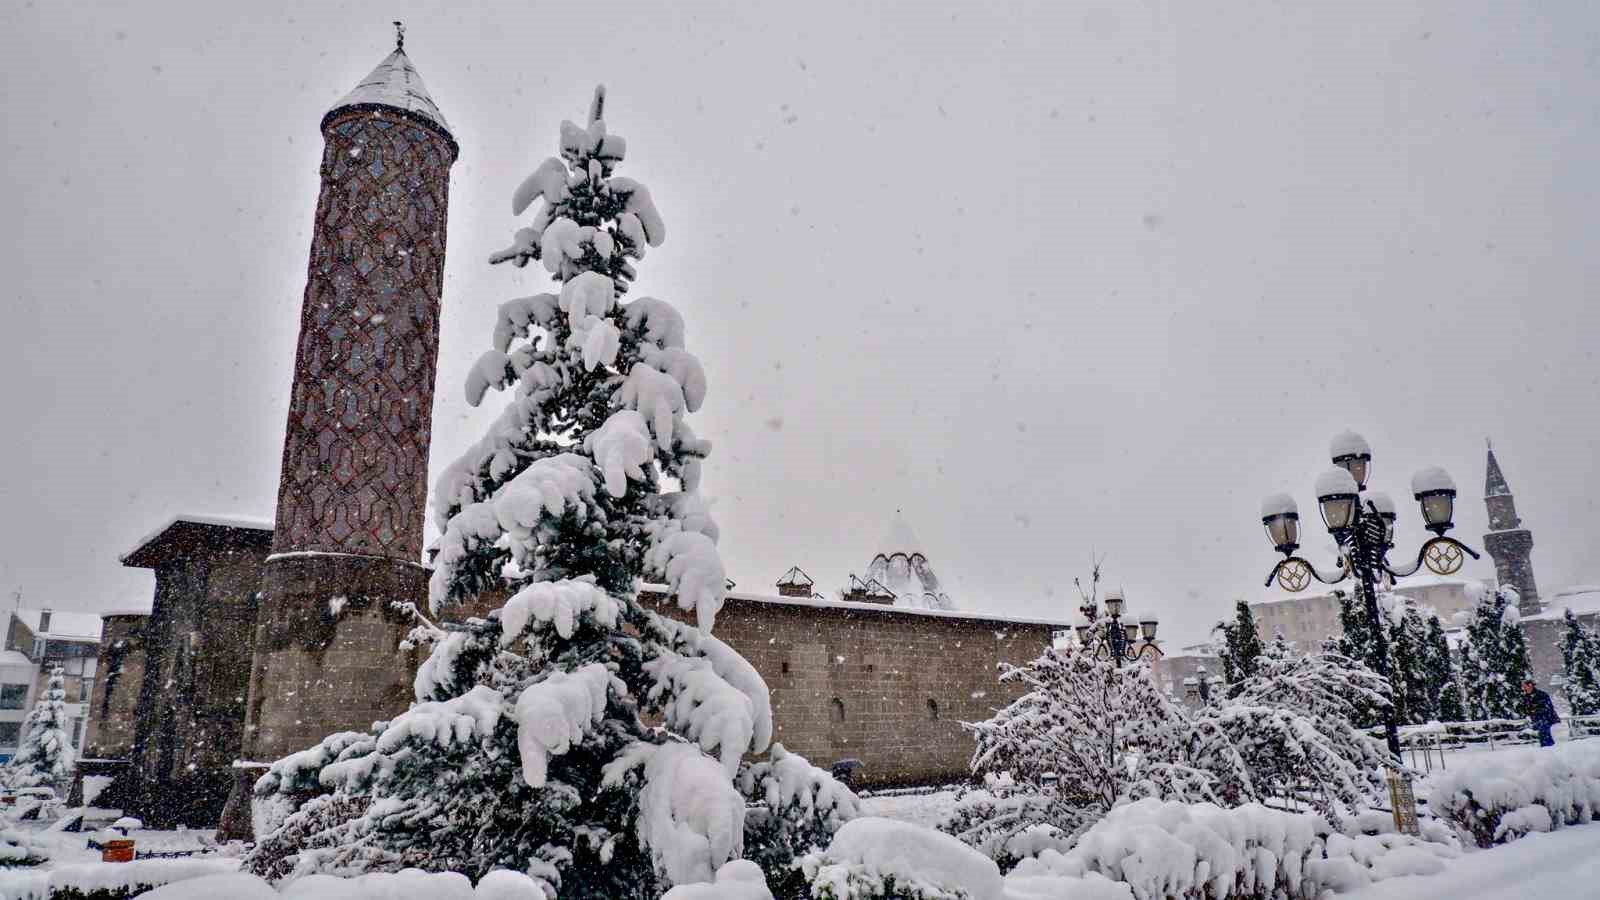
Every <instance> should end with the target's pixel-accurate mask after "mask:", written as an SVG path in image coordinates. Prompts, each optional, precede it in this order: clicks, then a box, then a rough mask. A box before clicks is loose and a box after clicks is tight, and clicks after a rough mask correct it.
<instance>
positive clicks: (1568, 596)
mask: <svg viewBox="0 0 1600 900" xmlns="http://www.w3.org/2000/svg"><path fill="white" fill-rule="evenodd" d="M1569 609H1570V610H1572V612H1573V614H1574V615H1579V616H1584V615H1590V614H1593V613H1600V584H1580V585H1577V586H1575V587H1569V588H1565V589H1563V590H1560V591H1557V592H1556V594H1555V596H1554V597H1551V598H1550V599H1549V600H1548V601H1546V602H1545V604H1544V610H1543V611H1541V612H1539V613H1536V614H1534V615H1531V616H1523V617H1522V619H1523V621H1525V622H1526V621H1530V620H1534V621H1537V620H1543V619H1560V618H1565V616H1566V614H1567V610H1569Z"/></svg>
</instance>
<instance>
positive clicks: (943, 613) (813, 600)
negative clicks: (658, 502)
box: [639, 584, 1071, 628]
mask: <svg viewBox="0 0 1600 900" xmlns="http://www.w3.org/2000/svg"><path fill="white" fill-rule="evenodd" d="M639 590H640V591H643V592H648V593H652V594H667V595H670V594H671V593H672V588H670V587H667V586H666V585H664V584H642V585H640V586H639ZM727 596H728V599H730V600H742V601H747V602H750V603H770V604H773V605H777V606H805V607H810V608H813V609H850V610H860V611H862V612H870V613H878V614H879V615H908V616H928V617H931V618H937V619H961V620H964V621H970V622H1003V623H1008V624H1013V625H1048V626H1050V627H1052V628H1068V627H1070V626H1071V623H1069V622H1067V621H1065V620H1062V619H1046V618H1043V617H1039V616H1010V615H1003V614H999V613H976V612H966V611H962V610H953V609H919V608H917V607H911V606H889V605H886V604H883V603H857V602H854V601H850V600H827V599H821V598H817V597H774V596H772V595H770V594H749V593H744V592H742V591H729V592H728V595H727Z"/></svg>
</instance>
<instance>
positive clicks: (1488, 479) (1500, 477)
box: [1483, 447, 1511, 499]
mask: <svg viewBox="0 0 1600 900" xmlns="http://www.w3.org/2000/svg"><path fill="white" fill-rule="evenodd" d="M1483 496H1484V498H1485V499H1487V498H1489V497H1509V496H1511V485H1509V484H1506V476H1505V473H1504V472H1502V471H1500V461H1499V460H1498V459H1495V458H1494V447H1490V448H1489V460H1488V462H1487V463H1485V464H1484V471H1483Z"/></svg>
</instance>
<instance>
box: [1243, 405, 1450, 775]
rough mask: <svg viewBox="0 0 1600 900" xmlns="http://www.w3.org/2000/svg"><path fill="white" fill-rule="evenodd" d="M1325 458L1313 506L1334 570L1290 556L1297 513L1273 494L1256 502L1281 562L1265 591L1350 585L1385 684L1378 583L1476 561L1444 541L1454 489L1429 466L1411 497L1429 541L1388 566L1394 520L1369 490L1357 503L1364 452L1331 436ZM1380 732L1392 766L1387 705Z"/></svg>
mask: <svg viewBox="0 0 1600 900" xmlns="http://www.w3.org/2000/svg"><path fill="white" fill-rule="evenodd" d="M1329 454H1330V455H1331V456H1332V458H1333V464H1334V466H1335V468H1332V469H1329V470H1327V471H1326V472H1324V473H1322V475H1320V476H1319V477H1318V478H1317V483H1316V492H1317V506H1318V508H1319V510H1320V511H1321V513H1322V521H1323V524H1325V525H1326V526H1327V527H1328V533H1329V534H1331V535H1333V539H1334V541H1335V542H1336V543H1337V544H1338V545H1339V568H1338V570H1336V571H1335V572H1334V573H1333V574H1332V575H1327V574H1324V573H1322V572H1320V571H1318V570H1317V567H1316V566H1314V565H1312V564H1311V563H1310V562H1308V561H1306V560H1305V559H1302V558H1301V557H1299V556H1296V555H1295V550H1296V549H1298V548H1299V546H1300V514H1299V510H1298V509H1297V508H1296V506H1295V502H1294V498H1292V497H1290V496H1289V495H1288V494H1273V495H1272V496H1270V497H1267V498H1266V499H1265V500H1263V501H1262V503H1261V524H1262V525H1263V526H1265V528H1266V530H1267V539H1268V540H1269V541H1271V542H1272V545H1273V547H1274V548H1275V549H1276V550H1277V551H1278V552H1280V553H1282V554H1283V557H1284V558H1283V559H1282V560H1279V562H1278V564H1277V565H1276V566H1274V567H1273V569H1272V572H1271V573H1270V574H1269V575H1268V576H1267V584H1268V585H1270V584H1272V582H1273V580H1274V579H1276V580H1277V582H1278V585H1279V586H1280V587H1282V588H1283V589H1284V590H1287V591H1291V592H1292V591H1300V590H1304V589H1305V588H1306V587H1307V586H1308V585H1309V584H1310V583H1311V579H1312V578H1315V579H1316V580H1318V581H1320V582H1322V583H1323V584H1338V583H1339V582H1341V581H1344V580H1346V579H1348V578H1354V579H1355V581H1356V591H1357V599H1358V600H1360V602H1361V605H1362V607H1363V608H1364V609H1365V610H1366V618H1367V627H1368V628H1370V629H1371V630H1372V651H1373V658H1372V659H1370V660H1364V662H1370V663H1371V664H1372V667H1373V669H1374V670H1375V671H1377V673H1378V674H1379V675H1382V676H1383V678H1384V680H1386V681H1387V680H1389V679H1390V678H1391V671H1390V667H1389V639H1388V636H1387V635H1386V634H1385V633H1384V627H1383V615H1382V612H1381V611H1380V610H1379V608H1378V582H1379V580H1380V579H1389V580H1390V581H1391V582H1392V581H1393V580H1394V579H1398V578H1404V577H1406V576H1408V575H1412V574H1414V573H1415V572H1417V570H1419V569H1421V568H1422V567H1423V566H1427V567H1428V569H1429V570H1430V571H1432V572H1434V573H1435V574H1438V575H1451V574H1454V573H1455V572H1457V571H1459V570H1460V569H1461V566H1462V563H1463V562H1464V561H1465V557H1467V556H1471V557H1472V558H1473V559H1477V558H1478V554H1477V552H1476V551H1474V550H1473V549H1472V548H1470V547H1468V546H1466V545H1465V544H1462V543H1461V542H1459V541H1457V540H1456V539H1455V538H1451V537H1447V536H1446V535H1445V532H1447V531H1449V530H1450V529H1451V528H1452V527H1454V525H1453V522H1452V519H1453V518H1454V512H1455V496H1456V486H1455V482H1453V481H1452V480H1451V479H1450V475H1449V473H1447V472H1445V471H1444V470H1443V469H1440V468H1438V467H1432V468H1427V469H1423V470H1422V471H1420V472H1418V473H1417V474H1416V475H1414V476H1412V479H1411V491H1412V494H1413V496H1414V497H1415V498H1416V500H1417V502H1418V503H1419V505H1420V508H1421V510H1422V519H1423V524H1424V525H1426V526H1427V528H1428V530H1429V531H1432V532H1433V533H1434V537H1432V538H1430V539H1428V540H1427V541H1425V542H1424V543H1423V545H1422V549H1421V550H1419V551H1418V552H1417V561H1416V562H1415V563H1412V564H1411V565H1410V566H1402V567H1401V568H1398V569H1397V568H1394V567H1393V566H1391V565H1390V564H1389V561H1388V554H1389V551H1390V550H1392V549H1394V526H1395V521H1396V519H1397V518H1398V514H1397V511H1396V509H1395V505H1394V501H1393V500H1391V499H1390V498H1389V495H1387V494H1384V493H1380V492H1376V491H1375V492H1373V493H1372V494H1370V495H1369V496H1367V497H1366V498H1365V500H1364V501H1363V498H1362V496H1361V495H1362V493H1363V492H1365V491H1366V489H1367V476H1368V475H1369V474H1370V472H1371V467H1372V448H1371V446H1370V445H1368V444H1367V441H1366V439H1365V438H1363V437H1361V435H1359V434H1356V433H1354V432H1351V431H1346V432H1343V433H1341V434H1338V435H1335V436H1334V438H1333V441H1332V443H1331V445H1330V446H1329ZM1390 683H1391V685H1392V684H1393V682H1390ZM1383 726H1384V727H1383V730H1384V737H1385V738H1386V740H1387V743H1388V745H1389V753H1390V754H1391V755H1392V756H1394V757H1395V758H1396V759H1399V758H1400V729H1399V724H1398V722H1397V721H1396V720H1395V710H1394V704H1393V703H1390V705H1389V708H1388V710H1387V711H1386V712H1385V713H1384V722H1383Z"/></svg>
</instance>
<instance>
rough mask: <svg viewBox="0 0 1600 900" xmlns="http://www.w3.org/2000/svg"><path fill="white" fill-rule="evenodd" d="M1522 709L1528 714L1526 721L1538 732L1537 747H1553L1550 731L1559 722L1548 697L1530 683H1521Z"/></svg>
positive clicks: (1553, 740)
mask: <svg viewBox="0 0 1600 900" xmlns="http://www.w3.org/2000/svg"><path fill="white" fill-rule="evenodd" d="M1522 708H1523V710H1524V711H1525V712H1527V714H1528V721H1529V722H1531V723H1533V728H1534V730H1535V731H1537V732H1539V746H1541V747H1553V746H1555V743H1556V739H1555V736H1554V735H1552V734H1551V733H1550V729H1551V728H1554V727H1555V724H1556V723H1557V722H1559V721H1561V717H1560V716H1558V715H1556V705H1555V704H1554V703H1552V702H1550V695H1549V694H1546V693H1545V692H1544V691H1541V690H1539V688H1538V687H1537V686H1535V685H1534V683H1533V682H1531V681H1524V682H1523V683H1522Z"/></svg>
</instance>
